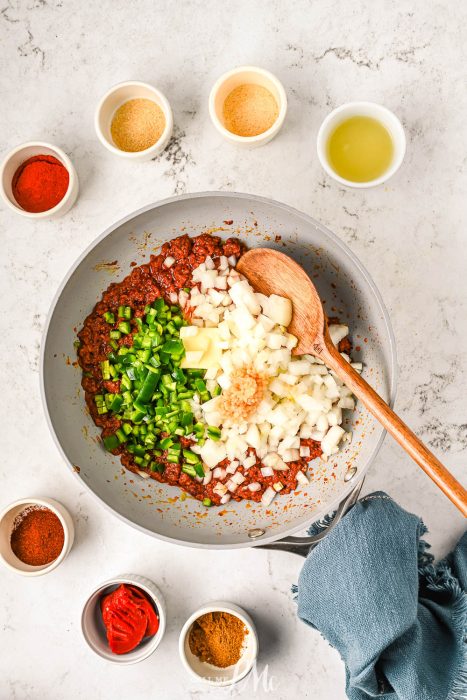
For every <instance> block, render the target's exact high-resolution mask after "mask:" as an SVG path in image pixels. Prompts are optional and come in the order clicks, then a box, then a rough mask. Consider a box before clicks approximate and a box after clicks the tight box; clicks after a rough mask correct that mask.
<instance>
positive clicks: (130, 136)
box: [110, 97, 165, 153]
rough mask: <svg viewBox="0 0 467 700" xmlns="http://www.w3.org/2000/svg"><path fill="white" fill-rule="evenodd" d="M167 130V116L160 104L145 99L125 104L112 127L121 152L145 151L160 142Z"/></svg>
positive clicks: (116, 114) (113, 135)
mask: <svg viewBox="0 0 467 700" xmlns="http://www.w3.org/2000/svg"><path fill="white" fill-rule="evenodd" d="M164 129H165V115H164V112H163V111H162V109H161V108H160V107H159V105H158V104H156V103H155V102H153V101H152V100H148V99H146V98H144V97H138V98H136V99H134V100H128V101H127V102H124V103H123V104H122V105H121V106H120V107H119V108H118V109H117V111H116V112H115V114H114V117H113V119H112V124H111V126H110V133H111V135H112V139H113V142H114V144H115V145H116V146H117V148H119V149H120V150H121V151H127V152H131V153H135V152H137V151H145V150H146V148H150V147H151V146H153V145H154V144H155V143H156V142H157V141H159V139H160V137H161V136H162V133H163V131H164Z"/></svg>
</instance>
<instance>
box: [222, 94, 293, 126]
mask: <svg viewBox="0 0 467 700" xmlns="http://www.w3.org/2000/svg"><path fill="white" fill-rule="evenodd" d="M223 116H224V126H225V128H226V129H228V130H229V131H231V132H232V133H233V134H237V136H257V135H258V134H263V133H264V132H265V131H267V130H268V129H270V128H271V126H272V125H273V124H274V122H275V121H276V119H277V117H278V116H279V108H278V106H277V102H276V100H275V99H274V95H273V94H272V93H271V92H270V91H269V90H268V89H267V88H265V87H263V86H262V85H256V84H250V83H246V84H245V85H239V86H238V87H236V88H235V89H234V90H232V92H231V93H229V94H228V95H227V97H226V99H225V102H224V109H223Z"/></svg>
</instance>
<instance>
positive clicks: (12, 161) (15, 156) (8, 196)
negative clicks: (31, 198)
mask: <svg viewBox="0 0 467 700" xmlns="http://www.w3.org/2000/svg"><path fill="white" fill-rule="evenodd" d="M40 155H46V156H54V157H55V158H57V160H59V161H60V162H61V163H62V164H63V165H64V166H65V168H66V169H67V170H68V175H69V176H70V180H69V183H68V189H67V191H66V193H65V196H64V197H63V199H62V200H61V201H60V202H59V203H58V204H57V205H56V206H55V207H52V209H47V211H41V212H37V213H35V212H29V211H25V210H24V209H23V208H22V207H20V205H19V204H18V202H17V201H16V199H15V198H14V196H13V190H12V181H13V176H14V174H15V172H16V171H17V169H18V168H19V166H20V165H21V164H22V163H24V161H25V160H28V158H32V157H33V156H40ZM78 192H79V183H78V175H77V174H76V170H75V168H74V166H73V163H72V162H71V160H70V159H69V158H68V156H67V155H66V153H64V152H63V151H62V149H61V148H58V146H53V145H52V144H51V143H45V142H44V141H29V142H28V143H22V144H21V145H20V146H17V147H16V148H13V150H12V151H10V152H9V153H8V154H7V155H6V156H5V158H4V159H3V163H2V165H1V167H0V193H1V195H2V198H3V201H4V202H5V204H6V205H7V206H9V207H10V209H12V210H13V211H14V212H16V213H17V214H21V216H25V217H26V218H28V219H57V218H58V217H59V216H63V215H64V214H66V213H67V212H68V211H70V209H71V207H72V206H73V204H74V203H75V202H76V198H77V197H78Z"/></svg>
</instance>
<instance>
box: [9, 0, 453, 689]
mask: <svg viewBox="0 0 467 700" xmlns="http://www.w3.org/2000/svg"><path fill="white" fill-rule="evenodd" d="M466 22H467V6H466V5H465V3H459V2H458V3H452V2H449V0H437V1H434V2H430V3H427V2H426V1H425V0H414V1H413V2H410V3H405V2H401V3H389V2H386V0H375V1H374V2H372V3H368V2H365V0H355V1H354V2H351V3H349V2H345V1H344V0H322V1H320V2H315V1H312V0H296V1H295V2H294V3H293V5H291V4H290V3H288V2H285V0H271V2H268V3H263V2H261V1H260V0H253V1H252V0H225V1H224V2H220V1H219V0H205V2H203V3H200V2H199V1H198V0H181V1H180V2H178V3H176V4H175V3H172V2H170V1H169V0H160V2H157V3H155V2H152V1H151V0H135V1H134V2H132V3H123V2H110V1H109V0H103V1H102V2H100V3H76V2H73V0H58V1H54V0H4V3H3V4H2V6H1V7H0V40H1V46H2V51H1V52H0V73H1V76H2V78H1V94H2V109H1V111H0V124H1V133H2V135H3V140H2V154H1V155H2V156H3V154H4V153H6V151H7V150H8V149H10V148H12V147H13V146H15V145H17V144H19V143H21V142H24V141H28V140H30V139H42V140H49V141H52V142H54V143H56V144H58V145H60V146H61V147H62V148H64V149H65V151H66V152H67V153H68V154H69V155H70V157H71V158H72V160H73V162H74V164H75V166H76V168H77V171H78V175H79V178H80V185H81V191H80V198H79V200H78V202H77V204H76V206H75V207H74V208H73V209H72V210H71V212H70V213H69V214H68V215H67V216H66V217H65V218H63V219H60V220H58V221H54V222H49V223H44V222H38V223H36V222H30V221H27V220H24V219H21V218H19V217H17V216H15V215H14V214H13V213H12V212H10V211H9V210H7V209H6V208H5V207H1V208H0V235H1V238H2V248H1V255H0V269H1V272H0V294H1V296H2V299H3V305H2V321H3V323H2V335H1V341H0V342H1V348H2V378H3V382H2V388H3V391H4V394H5V396H4V400H3V402H2V405H3V412H2V417H3V419H2V426H3V445H4V448H3V459H2V462H1V464H0V478H1V483H2V496H1V504H2V505H3V504H4V503H7V502H9V501H12V500H14V499H16V498H20V497H23V496H26V495H29V494H32V495H39V494H44V495H50V496H55V497H57V498H59V500H61V501H63V503H64V504H65V505H66V506H67V507H68V508H69V509H70V510H71V512H72V513H73V514H74V518H75V523H76V529H77V536H76V543H75V546H74V548H73V550H72V553H71V555H70V556H69V558H68V559H67V561H66V562H65V563H64V564H63V565H62V566H61V567H60V568H59V569H58V570H57V571H56V572H54V573H53V574H51V575H49V576H46V577H44V578H39V579H36V580H26V579H23V578H20V577H16V576H15V575H14V574H12V573H9V572H7V571H4V570H2V574H1V577H0V588H1V594H2V608H1V613H0V629H1V634H2V638H1V641H2V654H1V655H0V698H1V700H3V699H5V700H7V699H8V700H9V699H14V700H27V699H34V700H36V699H37V698H47V699H48V700H54V699H55V698H56V699H57V700H58V699H60V700H61V699H62V698H67V700H68V699H69V698H70V699H73V700H74V699H75V698H76V699H79V698H89V697H92V698H93V699H94V700H101V699H102V700H103V699H107V698H109V697H122V696H127V697H131V698H132V699H134V700H140V699H141V700H142V699H146V698H150V697H155V696H156V695H157V697H160V698H163V699H164V700H165V699H167V700H169V699H170V700H182V698H183V699H184V698H191V699H192V700H204V699H205V698H206V699H209V698H212V699H216V700H217V698H221V697H223V696H224V695H225V696H229V695H230V696H232V697H239V698H248V699H249V698H251V697H255V698H256V697H257V698H261V699H265V698H274V700H288V699H289V698H292V697H297V698H305V697H306V698H310V699H312V700H341V699H343V698H344V697H345V692H344V683H345V679H344V669H343V665H342V663H341V661H340V659H339V658H338V655H337V653H336V652H335V651H334V650H333V649H331V648H330V647H329V646H328V645H327V643H326V642H325V641H324V640H323V639H322V638H321V637H320V635H319V634H318V633H317V632H314V631H312V630H311V629H309V628H308V627H306V626H305V625H304V624H302V623H301V622H300V621H298V620H297V618H296V616H295V603H294V602H293V600H292V598H291V594H290V586H291V584H292V583H293V582H295V581H296V580H297V578H298V573H299V570H300V567H301V563H302V562H301V560H300V559H299V558H298V557H294V556H292V555H289V554H286V553H284V552H266V551H252V550H249V551H244V550H242V551H233V552H210V551H198V550H192V549H185V548H183V549H182V548H174V547H172V546H170V545H167V544H165V543H162V542H158V541H156V540H153V539H151V538H149V537H146V536H145V535H142V534H141V533H138V532H136V531H133V530H132V529H130V528H128V527H127V526H125V525H123V524H122V523H120V522H119V521H118V520H117V519H115V518H114V517H112V516H110V515H109V514H108V513H107V512H106V511H104V509H103V508H102V507H101V506H100V505H99V504H98V503H97V502H96V501H95V500H94V499H93V498H92V496H91V495H90V494H89V493H88V492H87V491H83V490H80V489H79V487H78V486H77V483H76V481H75V480H74V479H72V478H71V476H70V474H69V473H68V471H67V469H66V468H65V467H64V465H63V463H62V460H61V457H60V455H59V454H58V452H57V450H56V448H55V446H54V444H53V442H52V439H51V437H50V435H49V433H48V429H47V426H46V423H45V419H44V416H43V412H42V407H41V401H40V394H39V375H38V372H39V350H40V341H41V334H42V330H43V327H44V322H45V318H46V315H47V311H48V308H49V305H50V302H51V300H52V298H53V295H54V293H55V291H56V289H57V287H58V285H59V283H60V281H61V279H62V277H63V275H64V274H65V271H66V270H67V269H68V268H69V267H70V266H71V264H72V263H73V262H74V260H75V259H76V257H77V256H78V255H79V254H80V253H81V252H82V251H83V250H84V248H85V247H86V246H88V245H89V244H90V243H91V241H92V240H93V239H94V238H95V237H96V236H97V235H98V234H99V233H100V232H101V231H102V230H104V229H105V228H106V227H108V226H109V225H110V224H111V223H113V222H114V221H116V220H118V219H119V218H121V217H123V216H125V215H127V214H128V213H129V212H131V211H133V210H135V209H138V208H139V207H141V206H143V205H145V204H147V203H149V202H153V201H156V200H159V199H162V198H164V197H168V196H171V195H173V194H180V193H184V192H195V191H202V190H229V191H231V190H237V191H240V192H251V193H254V194H259V195H264V196H268V197H272V198H275V199H277V200H280V201H284V202H286V203H288V204H290V205H292V206H295V207H297V208H298V209H300V210H303V211H305V212H307V213H309V214H311V215H312V216H314V217H315V218H316V219H318V220H320V221H321V222H322V223H323V224H324V225H326V226H328V227H329V228H331V229H332V230H333V231H335V232H336V233H337V234H338V235H339V236H340V237H341V238H342V240H343V241H345V242H346V243H347V244H348V245H349V246H350V247H351V248H352V250H353V251H354V252H355V253H356V255H357V256H358V257H359V258H360V259H361V260H362V262H363V263H364V265H365V266H366V267H367V268H368V269H369V271H370V272H371V274H372V275H373V277H374V279H375V281H376V283H377V285H378V287H379V289H380V290H381V293H382V295H383V298H384V300H385V302H386V304H387V306H388V308H389V311H390V314H391V318H392V322H393V326H394V331H395V335H396V341H397V348H398V357H399V383H398V397H397V402H396V408H397V410H398V411H400V413H401V414H402V415H403V416H404V417H405V418H406V419H407V421H408V423H409V424H410V425H411V426H412V427H413V428H414V429H415V430H416V431H418V432H419V433H420V435H421V436H422V437H423V438H424V439H425V440H426V441H427V442H428V443H429V444H430V445H431V446H432V448H433V449H434V450H435V451H437V452H438V453H439V454H440V455H441V456H442V457H443V458H444V460H445V462H446V464H447V465H448V466H449V468H451V469H452V470H453V472H454V473H456V475H458V476H462V474H463V475H464V478H465V457H466V449H467V418H466V411H465V399H464V397H465V396H466V394H467V372H466V369H467V353H466V349H465V348H466V341H467V313H466V295H467V276H466V274H465V271H466V262H467V259H466V258H467V255H466V252H465V251H466V246H465V228H466V223H467V222H466V209H465V191H466V185H467V182H466V176H465V164H466V157H465V152H466V146H467V137H466V132H465V113H466V111H467V94H466V91H465V65H466V62H467V47H466V44H465V41H463V37H462V35H461V28H462V27H464V26H465V25H466ZM247 63H252V64H257V65H261V66H264V67H266V68H269V69H270V70H272V71H273V72H274V73H276V74H277V75H278V77H279V78H280V79H281V80H282V81H283V83H284V85H285V88H286V91H287V95H288V99H289V112H288V116H287V119H286V122H285V125H284V128H283V130H282V132H281V133H280V135H279V136H278V137H277V139H275V140H274V141H273V142H271V143H270V144H269V145H267V146H266V147H264V148H260V149H257V150H253V151H243V150H241V151H240V150H237V149H236V148H234V147H233V146H232V145H230V144H227V143H226V142H224V141H222V140H221V138H220V137H219V135H218V134H217V133H216V131H215V130H214V128H213V127H212V125H211V124H210V121H209V116H208V108H207V100H208V95H209V91H210V88H211V86H212V84H213V83H214V81H215V79H216V78H217V77H218V76H219V75H220V74H221V73H222V72H223V71H225V70H228V69H229V68H231V67H234V66H236V65H240V64H247ZM128 78H136V79H141V80H147V81H149V82H152V83H153V84H155V85H156V86H158V87H159V88H160V89H161V90H162V91H163V92H164V93H165V94H166V96H167V97H168V99H169V101H170V102H171V104H172V108H173V111H174V121H175V125H176V126H175V130H174V135H173V138H172V140H171V142H170V143H169V146H168V148H167V150H166V151H165V152H164V153H163V154H161V155H160V156H159V157H157V158H155V159H154V160H153V161H150V162H148V163H144V164H139V165H136V164H133V163H129V162H127V161H125V160H122V159H118V158H116V157H114V156H113V155H112V154H110V153H108V152H107V151H105V149H103V148H102V146H101V145H100V144H99V142H98V140H97V138H96V136H95V133H94V128H93V113H94V109H95V106H96V104H97V101H98V100H99V98H100V97H101V95H102V94H103V93H104V91H105V90H107V89H108V87H109V86H111V85H112V84H114V83H117V82H120V81H122V80H125V79H128ZM353 99H370V100H375V101H378V102H382V103H383V104H385V105H387V106H388V107H389V108H391V109H393V110H394V111H395V112H396V113H397V114H398V115H399V117H400V118H401V120H402V121H403V123H404V126H405V128H406V131H407V138H408V147H407V154H406V159H405V162H404V164H403V167H402V168H401V170H400V171H399V173H398V174H397V175H396V177H394V179H393V180H391V181H390V182H388V183H387V184H386V185H385V186H383V187H380V188H378V189H375V190H366V191H365V190H350V189H345V188H343V187H340V186H339V185H338V184H337V183H335V182H334V181H332V180H331V179H330V178H329V177H328V176H327V175H326V174H325V173H323V171H322V170H321V168H320V166H319V163H318V161H317V157H316V152H315V139H316V134H317V130H318V128H319V125H320V123H321V121H322V119H323V118H324V116H325V115H326V114H327V113H328V112H329V111H330V109H332V108H334V107H336V106H338V105H339V104H342V103H343V102H346V101H348V100H353ZM20 416H21V420H20ZM364 489H365V492H369V491H370V490H374V489H384V490H386V491H388V493H390V494H391V495H392V496H394V497H395V498H396V499H397V500H398V501H399V502H400V503H401V505H402V506H404V507H405V508H407V509H409V510H412V511H414V512H417V513H419V514H420V515H421V516H422V517H423V518H424V520H425V522H426V524H427V526H428V527H429V529H430V535H429V540H430V541H431V543H432V544H433V551H434V552H435V554H437V555H443V554H445V553H446V552H447V551H448V550H449V548H450V547H451V546H452V545H453V543H454V542H455V541H456V539H457V538H458V536H459V535H460V533H461V532H462V530H463V527H464V524H463V521H462V518H461V517H460V515H459V514H458V513H457V512H456V511H455V510H454V508H453V507H452V506H450V504H449V503H448V502H447V501H446V500H445V499H444V498H443V497H442V496H441V494H440V493H439V492H438V491H437V490H436V489H435V488H434V486H432V485H431V483H430V482H429V481H428V480H427V479H426V477H425V476H424V475H423V474H422V473H421V472H420V470H418V469H417V468H416V467H415V466H414V465H413V464H412V463H411V462H410V460H409V459H408V457H406V456H405V455H404V454H403V453H402V452H401V450H400V449H399V447H398V446H397V445H395V444H394V443H393V442H392V441H391V440H389V439H387V440H386V441H385V443H384V445H383V448H382V449H381V451H380V453H379V455H378V458H377V460H376V461H375V464H374V466H373V468H372V470H371V471H370V474H369V476H368V478H367V480H366V483H365V486H364ZM131 570H133V571H135V572H140V573H143V574H145V575H147V576H149V577H150V578H153V579H154V580H155V581H156V582H157V583H158V584H159V585H160V587H161V588H162V590H163V591H164V594H165V596H166V602H167V608H168V629H167V634H166V638H165V639H164V642H163V644H162V646H161V647H160V649H159V650H158V651H157V653H156V654H155V655H154V656H152V657H151V658H150V659H149V660H147V661H146V662H143V663H142V664H141V665H138V666H135V667H128V668H125V669H117V668H115V667H113V666H110V665H106V664H104V662H102V661H101V660H100V659H98V658H97V657H95V656H93V654H92V653H91V652H90V651H89V650H88V649H87V647H86V646H85V645H84V642H83V641H82V639H81V632H80V612H81V607H82V604H83V602H84V599H85V598H86V596H87V594H88V592H89V589H90V587H91V586H93V585H95V584H98V583H99V582H100V581H102V580H104V579H106V578H108V577H111V576H114V575H116V574H118V573H119V572H122V571H131ZM222 597H223V598H226V599H228V600H232V601H234V602H237V603H239V604H241V605H243V606H244V607H245V608H246V609H247V610H249V611H250V613H251V614H252V616H253V617H254V619H255V620H256V622H257V625H258V630H259V635H260V647H261V654H260V657H259V662H258V669H257V675H256V676H252V677H250V678H249V679H248V681H246V682H244V683H243V684H241V685H240V686H237V687H234V688H233V689H231V690H229V691H225V692H223V691H219V690H216V689H210V688H206V687H205V686H202V685H200V684H198V683H196V682H192V681H191V680H190V678H188V676H186V675H185V673H184V671H183V669H182V667H181V665H180V663H179V660H178V652H177V638H178V633H179V630H180V628H181V626H182V624H183V622H184V620H185V619H186V617H187V616H188V615H189V614H190V613H191V611H192V610H193V609H194V608H195V607H198V606H199V605H200V604H202V603H203V602H205V601H207V600H209V599H214V598H222Z"/></svg>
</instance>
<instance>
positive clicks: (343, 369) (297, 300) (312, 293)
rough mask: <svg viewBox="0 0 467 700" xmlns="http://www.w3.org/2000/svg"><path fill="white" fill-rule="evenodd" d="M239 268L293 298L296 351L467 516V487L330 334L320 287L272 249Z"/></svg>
mask: <svg viewBox="0 0 467 700" xmlns="http://www.w3.org/2000/svg"><path fill="white" fill-rule="evenodd" d="M237 270H238V271H239V272H241V274H242V275H245V277H246V278H247V279H248V281H249V282H250V284H251V285H252V286H253V287H254V288H255V290H256V291H258V292H261V293H262V294H266V295H270V294H278V295H279V296H283V297H287V298H288V299H290V300H291V301H292V305H293V315H292V321H291V323H290V325H289V327H288V330H289V331H290V333H292V334H293V335H295V336H296V337H297V338H298V344H297V346H296V347H295V349H294V351H293V353H294V354H295V355H304V354H309V355H314V356H315V357H319V359H320V360H322V361H323V362H324V363H325V364H326V365H327V366H328V367H329V368H330V369H332V370H333V371H334V372H335V373H336V375H337V376H338V377H339V378H340V379H341V380H342V381H343V382H344V383H345V384H346V385H347V386H348V387H349V389H351V391H352V392H353V393H354V394H355V396H356V397H357V398H359V399H360V400H361V401H362V403H364V404H365V406H366V407H367V408H368V410H369V411H370V412H371V413H372V414H373V415H374V417H375V418H376V419H377V420H378V421H379V422H380V423H381V424H382V425H383V426H384V427H385V428H386V430H387V431H388V432H389V433H391V435H392V436H393V437H394V438H395V439H396V440H397V442H398V443H399V444H400V445H401V447H403V449H404V450H405V451H406V452H407V453H408V454H409V455H410V456H411V457H412V459H413V460H414V461H415V462H416V463H417V464H418V465H419V466H420V467H421V468H422V469H423V470H424V471H425V473H426V474H428V476H429V477H430V478H431V479H432V480H433V481H434V482H435V484H436V485H437V486H438V487H439V488H440V489H441V490H442V491H443V492H444V493H445V494H446V496H447V497H448V498H449V499H450V500H451V501H452V503H454V505H456V506H457V508H459V510H460V511H461V512H462V513H463V515H464V517H467V491H466V490H465V488H464V487H463V486H462V484H460V483H459V482H458V481H457V479H455V478H454V476H453V475H452V474H451V473H450V472H449V471H448V470H447V469H446V467H445V466H444V465H443V464H442V463H441V462H440V461H439V460H438V458H437V457H436V456H435V455H434V454H433V453H432V452H431V451H430V450H429V449H428V448H427V447H426V445H425V444H424V443H423V442H422V441H421V440H420V439H419V438H418V437H417V436H416V435H415V434H414V433H413V432H412V431H411V430H410V428H409V427H408V426H407V425H405V423H404V422H403V421H402V420H401V419H400V418H399V416H397V415H396V414H395V413H394V411H393V410H392V409H391V408H390V407H389V406H388V404H387V403H386V402H385V401H384V400H383V399H382V398H381V396H379V395H378V394H377V393H376V392H375V390H374V389H373V388H372V387H371V386H370V385H369V384H368V382H366V381H365V380H364V379H363V377H361V376H360V375H359V374H358V372H356V371H355V370H354V369H353V367H352V366H351V365H350V364H349V363H348V362H347V361H346V360H345V359H344V358H343V357H342V355H341V354H340V352H339V351H338V350H337V348H336V347H335V346H334V344H333V342H332V340H331V337H330V335H329V330H328V324H327V319H326V314H325V312H324V309H323V305H322V303H321V299H320V298H319V294H318V292H317V291H316V287H315V286H314V284H313V283H312V281H311V280H310V278H309V277H308V275H307V274H306V272H305V270H304V269H303V268H302V267H301V266H300V265H298V263H296V262H295V261H294V260H292V258H290V257H289V256H288V255H285V254H284V253H281V252H279V251H277V250H273V249H272V248H255V249H252V250H249V251H247V252H246V253H245V254H244V255H243V256H242V257H241V258H240V260H239V262H238V263H237Z"/></svg>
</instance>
